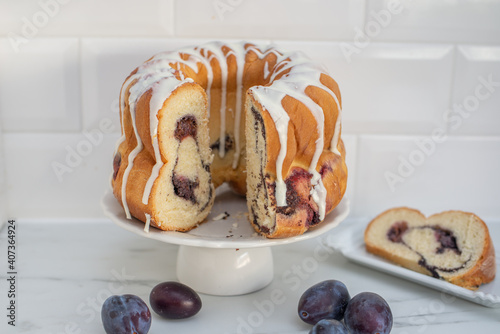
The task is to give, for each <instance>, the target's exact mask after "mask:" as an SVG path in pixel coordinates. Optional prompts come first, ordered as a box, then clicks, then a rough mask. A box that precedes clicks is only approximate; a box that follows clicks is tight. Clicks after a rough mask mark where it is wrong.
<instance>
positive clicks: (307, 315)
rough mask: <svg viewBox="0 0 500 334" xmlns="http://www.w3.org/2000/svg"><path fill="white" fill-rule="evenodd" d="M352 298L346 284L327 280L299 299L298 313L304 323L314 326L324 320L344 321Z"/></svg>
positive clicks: (314, 286)
mask: <svg viewBox="0 0 500 334" xmlns="http://www.w3.org/2000/svg"><path fill="white" fill-rule="evenodd" d="M350 299H351V297H350V296H349V292H348V291H347V287H346V286H345V284H344V283H342V282H340V281H337V280H326V281H323V282H320V283H317V284H315V285H313V286H311V287H310V288H309V289H307V290H306V291H305V292H304V293H303V294H302V296H301V297H300V299H299V306H298V313H299V317H300V319H302V320H303V321H304V322H306V323H308V324H311V325H314V324H316V323H317V322H318V321H320V320H322V319H335V320H339V321H340V320H342V318H343V317H344V312H345V310H346V307H347V304H348V303H349V300H350Z"/></svg>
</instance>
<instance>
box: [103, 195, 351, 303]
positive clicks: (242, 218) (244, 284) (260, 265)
mask: <svg viewBox="0 0 500 334" xmlns="http://www.w3.org/2000/svg"><path fill="white" fill-rule="evenodd" d="M216 194H217V195H216V198H215V203H214V206H213V208H212V212H211V213H210V214H209V215H208V217H207V219H206V220H205V222H204V223H203V224H200V225H199V226H198V227H197V228H195V229H192V230H191V231H189V232H172V231H162V230H159V229H156V228H153V227H151V228H150V229H149V230H148V229H147V228H145V224H144V223H143V222H141V221H139V220H137V219H135V218H132V219H127V218H126V217H125V212H124V210H123V208H122V206H121V205H120V204H119V203H118V201H117V200H116V199H115V197H114V196H113V194H112V193H111V191H108V192H106V193H105V194H104V197H103V198H102V201H101V205H102V208H103V210H104V213H105V215H106V216H107V217H108V218H110V219H111V220H112V221H113V222H114V223H115V224H117V225H118V226H120V227H122V228H124V229H126V230H128V231H131V232H134V233H135V234H138V235H140V236H143V237H146V238H151V239H155V240H159V241H162V242H166V243H170V244H176V245H180V247H179V252H178V256H177V278H178V279H179V281H180V282H182V283H184V284H186V285H189V286H190V287H191V288H193V289H194V290H196V291H198V292H200V293H205V294H211V295H218V296H230V295H241V294H246V293H250V292H254V291H257V290H260V289H262V288H264V287H265V286H267V285H268V284H269V283H271V281H272V280H273V276H274V266H273V257H272V251H271V246H277V245H285V244H290V243H293V242H298V241H302V240H307V239H311V238H314V237H317V236H319V235H321V234H324V233H326V232H328V231H330V230H331V229H333V228H335V227H336V226H337V225H338V224H340V222H341V221H343V220H344V219H345V218H346V217H347V215H348V214H349V201H348V200H347V199H345V198H344V199H343V200H342V201H341V202H340V204H339V205H338V206H337V207H336V208H335V210H334V211H333V212H332V213H330V214H329V215H327V217H326V218H325V221H324V222H323V223H321V224H320V225H318V226H316V227H313V228H311V229H309V230H308V231H307V232H306V233H304V234H302V235H299V236H296V237H291V238H285V239H267V238H266V237H264V236H261V235H259V234H257V233H256V232H255V230H254V229H253V227H252V226H251V225H250V223H249V222H248V210H247V205H246V201H245V198H244V197H241V196H238V195H235V194H234V193H233V192H232V191H231V190H230V189H229V188H228V187H226V186H221V187H219V188H218V189H217V191H216Z"/></svg>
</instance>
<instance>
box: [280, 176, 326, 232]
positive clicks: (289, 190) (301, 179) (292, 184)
mask: <svg viewBox="0 0 500 334" xmlns="http://www.w3.org/2000/svg"><path fill="white" fill-rule="evenodd" d="M311 178H312V174H311V173H309V172H307V171H306V170H304V169H302V168H296V169H294V170H293V172H292V173H291V175H290V176H289V177H288V178H287V179H286V180H285V184H286V203H287V206H279V207H278V208H277V209H276V213H280V214H283V215H286V216H290V215H293V214H294V213H295V212H296V211H297V210H306V211H307V221H306V222H305V224H306V225H307V226H312V225H315V224H317V223H319V221H320V220H319V215H318V212H317V210H314V209H313V208H312V207H311V204H310V198H309V193H310V191H309V187H307V191H302V192H300V189H298V188H299V187H301V186H302V187H303V186H304V185H309V184H310V182H311Z"/></svg>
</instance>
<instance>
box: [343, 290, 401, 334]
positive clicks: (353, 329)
mask: <svg viewBox="0 0 500 334" xmlns="http://www.w3.org/2000/svg"><path fill="white" fill-rule="evenodd" d="M344 322H345V324H346V326H347V328H348V329H349V332H350V333H351V334H372V333H379V334H389V333H390V332H391V329H392V312H391V308H390V307H389V304H387V302H386V301H385V300H384V298H382V297H380V296H379V295H377V294H376V293H373V292H361V293H360V294H357V295H356V296H354V297H352V299H351V301H350V302H349V305H348V306H347V310H346V311H345V317H344Z"/></svg>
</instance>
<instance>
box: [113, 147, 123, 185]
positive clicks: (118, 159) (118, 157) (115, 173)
mask: <svg viewBox="0 0 500 334" xmlns="http://www.w3.org/2000/svg"><path fill="white" fill-rule="evenodd" d="M121 164H122V155H121V154H120V153H119V152H118V153H116V154H115V157H114V159H113V180H116V177H117V176H118V171H119V170H120V165H121Z"/></svg>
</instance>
